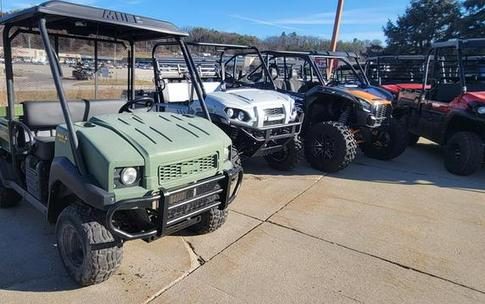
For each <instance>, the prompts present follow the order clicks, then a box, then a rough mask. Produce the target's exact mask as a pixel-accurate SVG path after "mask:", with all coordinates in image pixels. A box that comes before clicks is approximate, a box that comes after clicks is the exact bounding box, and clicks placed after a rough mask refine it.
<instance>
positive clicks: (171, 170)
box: [158, 154, 217, 184]
mask: <svg viewBox="0 0 485 304" xmlns="http://www.w3.org/2000/svg"><path fill="white" fill-rule="evenodd" d="M216 168H217V154H214V155H209V156H206V157H201V158H198V159H194V160H190V161H185V162H180V163H176V164H171V165H165V166H160V167H158V179H159V183H160V184H162V183H163V182H166V181H171V180H175V179H179V178H182V177H185V176H188V175H191V174H198V173H203V172H206V171H210V170H213V169H216Z"/></svg>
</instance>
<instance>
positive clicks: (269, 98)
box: [208, 88, 293, 108]
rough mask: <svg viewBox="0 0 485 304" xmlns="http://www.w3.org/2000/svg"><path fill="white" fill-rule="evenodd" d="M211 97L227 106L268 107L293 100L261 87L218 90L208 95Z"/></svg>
mask: <svg viewBox="0 0 485 304" xmlns="http://www.w3.org/2000/svg"><path fill="white" fill-rule="evenodd" d="M208 97H209V98H214V99H217V100H219V101H220V102H221V103H223V104H224V105H225V107H234V108H241V107H248V106H250V107H260V106H261V107H266V106H273V105H275V104H284V103H288V102H291V101H293V99H291V98H290V97H288V96H286V95H284V94H281V93H279V92H276V91H270V90H260V89H252V88H245V89H234V90H227V91H218V92H214V93H211V94H209V95H208Z"/></svg>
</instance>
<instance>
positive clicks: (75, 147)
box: [39, 18, 86, 175]
mask: <svg viewBox="0 0 485 304" xmlns="http://www.w3.org/2000/svg"><path fill="white" fill-rule="evenodd" d="M39 30H40V34H41V35H40V36H41V38H42V42H43V44H44V48H45V51H46V54H47V58H48V59H49V67H50V69H51V73H52V78H53V80H54V84H55V86H56V90H57V96H58V97H59V102H60V103H61V108H62V113H63V115H64V119H65V121H66V125H67V129H68V133H69V144H70V146H71V151H72V155H73V158H74V162H75V164H76V166H77V168H78V170H79V173H80V174H81V175H85V173H86V171H85V168H84V162H83V159H82V157H81V154H80V153H79V141H78V138H77V135H76V130H75V129H74V124H73V122H72V118H71V112H70V111H69V105H68V104H67V99H66V96H65V93H64V88H63V86H62V80H61V71H60V70H59V69H60V65H59V61H58V60H57V58H56V56H55V54H54V53H53V49H52V46H51V43H50V40H49V34H48V32H47V26H46V20H45V19H44V18H40V19H39Z"/></svg>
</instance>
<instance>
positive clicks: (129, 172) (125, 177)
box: [120, 167, 138, 186]
mask: <svg viewBox="0 0 485 304" xmlns="http://www.w3.org/2000/svg"><path fill="white" fill-rule="evenodd" d="M137 178H138V171H137V170H136V169H135V168H132V167H128V168H124V169H123V170H121V174H120V179H121V182H122V183H123V185H125V186H130V185H133V184H134V183H135V182H136V180H137Z"/></svg>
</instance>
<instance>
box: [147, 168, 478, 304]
mask: <svg viewBox="0 0 485 304" xmlns="http://www.w3.org/2000/svg"><path fill="white" fill-rule="evenodd" d="M358 165H363V166H366V165H364V164H358ZM377 168H378V167H377ZM379 169H380V168H379ZM406 173H413V172H409V171H407V172H406ZM414 174H416V173H414ZM325 176H327V175H326V174H325V175H322V176H321V177H319V178H318V179H316V180H315V181H314V182H313V183H312V184H311V185H310V186H308V187H307V188H306V189H305V190H303V191H302V192H301V193H300V194H298V195H297V196H295V197H293V198H292V199H290V200H289V201H288V202H287V203H286V204H284V205H283V206H282V207H281V208H279V209H278V210H276V211H275V212H273V213H272V214H270V215H269V216H268V217H267V218H266V219H264V220H261V219H259V218H256V217H254V216H251V215H248V214H245V213H243V212H240V211H235V210H230V212H234V213H237V214H240V215H243V216H246V217H249V218H252V219H254V220H257V221H258V222H259V223H258V224H257V225H256V226H254V227H253V228H252V229H250V230H248V231H247V232H246V233H244V234H243V235H241V236H240V237H239V238H237V239H236V240H235V241H233V242H232V243H230V244H228V245H227V246H226V247H224V248H223V249H221V250H220V251H219V252H217V253H216V254H215V255H213V256H212V257H211V258H209V259H208V260H205V259H203V258H202V257H200V256H199V255H198V254H197V253H196V249H195V248H194V246H193V244H191V243H190V242H188V241H187V240H185V239H184V242H186V244H187V245H188V247H189V248H190V250H191V251H192V253H193V254H194V255H195V256H197V257H198V259H197V261H198V262H199V266H197V267H196V268H195V269H193V270H192V271H190V272H189V273H187V274H186V275H185V276H183V277H181V278H180V279H178V280H176V281H174V282H173V283H172V284H170V285H169V286H167V288H164V289H163V290H162V291H161V292H159V293H157V295H156V296H153V297H152V298H151V300H150V301H147V302H146V303H149V302H151V301H153V300H155V299H156V298H158V297H159V296H161V295H162V294H163V293H165V292H166V291H168V290H169V289H171V288H172V287H173V286H175V285H176V284H178V283H179V282H181V281H182V280H184V279H185V278H187V277H188V276H189V275H190V274H192V273H194V272H195V271H197V270H198V269H200V268H201V266H202V265H204V264H205V263H207V262H209V261H211V260H212V259H214V258H215V257H217V256H219V255H220V254H221V253H222V252H224V251H225V250H227V249H229V248H230V247H231V246H232V245H234V244H235V243H237V242H238V241H239V240H241V239H242V238H244V237H245V236H246V235H248V234H250V233H251V232H253V231H254V230H255V229H257V228H259V227H260V226H261V225H262V224H264V223H269V224H272V225H276V226H279V227H282V228H285V229H289V230H292V231H294V232H297V233H300V234H303V235H305V236H308V237H310V238H313V239H316V240H319V241H323V242H326V243H329V244H332V245H334V246H338V247H340V248H343V249H347V250H350V251H352V252H355V253H358V254H363V255H366V256H369V257H371V258H375V259H378V260H380V261H383V262H386V263H390V264H392V265H395V266H397V267H400V268H403V269H406V270H411V271H415V272H417V273H420V274H423V275H426V276H429V277H432V278H435V279H438V280H442V281H445V282H448V283H451V284H454V285H457V286H460V287H462V288H466V289H469V290H472V291H475V292H478V293H481V294H485V291H482V290H479V289H476V288H474V287H471V286H467V285H465V284H462V283H458V282H455V281H453V280H450V279H447V278H443V277H440V276H438V275H435V274H432V273H428V272H426V271H423V270H419V269H417V268H414V267H412V266H407V265H404V264H401V263H399V262H395V261H392V260H389V259H386V258H383V257H380V256H377V255H374V254H371V253H368V252H365V251H361V250H358V249H355V248H352V247H349V246H346V245H343V244H340V243H336V242H334V241H330V240H326V239H323V238H320V237H317V236H313V235H311V234H308V233H305V232H303V231H300V230H298V229H295V228H292V227H288V226H285V225H282V224H279V223H276V222H273V221H271V220H270V219H271V217H273V216H274V215H276V214H278V213H279V212H280V211H281V210H283V209H284V208H286V207H287V206H288V205H290V204H291V203H292V202H294V201H295V200H297V199H298V198H299V197H301V196H302V195H304V194H305V193H306V192H307V191H309V190H310V189H311V188H313V187H314V186H315V185H317V184H318V183H319V182H320V181H321V180H322V179H323V178H324V177H325ZM199 258H200V259H201V260H202V261H203V263H201V260H199ZM334 292H336V293H339V294H340V295H342V296H343V297H345V298H348V299H349V300H352V301H355V302H357V303H364V302H363V301H361V300H358V299H356V298H353V297H350V296H348V295H345V294H343V293H341V292H338V291H334Z"/></svg>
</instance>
